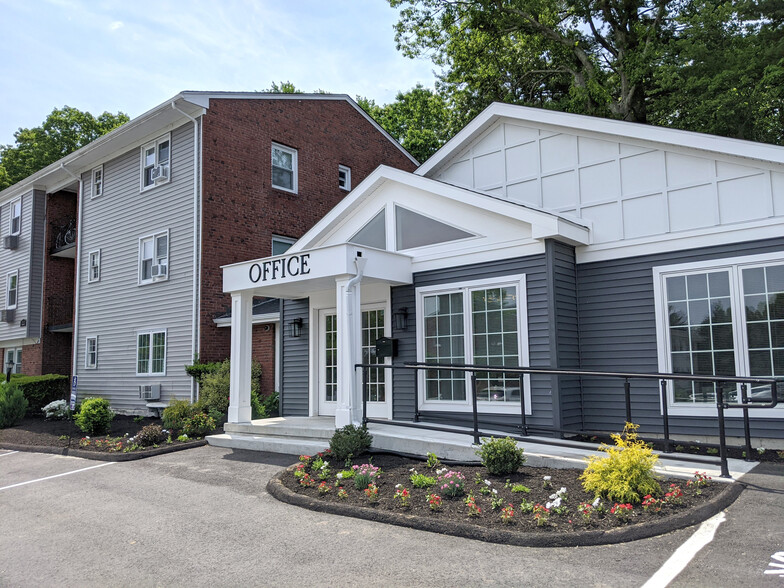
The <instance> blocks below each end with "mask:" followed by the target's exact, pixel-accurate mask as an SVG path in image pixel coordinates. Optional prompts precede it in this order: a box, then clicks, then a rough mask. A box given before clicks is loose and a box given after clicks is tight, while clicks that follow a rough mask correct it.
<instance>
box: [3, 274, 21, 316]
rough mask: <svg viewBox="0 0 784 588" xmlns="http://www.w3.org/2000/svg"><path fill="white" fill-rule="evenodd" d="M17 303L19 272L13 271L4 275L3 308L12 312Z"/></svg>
mask: <svg viewBox="0 0 784 588" xmlns="http://www.w3.org/2000/svg"><path fill="white" fill-rule="evenodd" d="M18 301H19V272H18V271H13V272H9V273H8V274H6V278H5V308H6V310H13V309H14V308H16V304H17V302H18Z"/></svg>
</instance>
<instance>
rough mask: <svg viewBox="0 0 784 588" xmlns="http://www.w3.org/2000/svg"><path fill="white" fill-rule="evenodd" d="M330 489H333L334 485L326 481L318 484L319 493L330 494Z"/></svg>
mask: <svg viewBox="0 0 784 588" xmlns="http://www.w3.org/2000/svg"><path fill="white" fill-rule="evenodd" d="M330 490H332V486H330V485H329V484H327V483H326V482H322V483H321V484H319V485H318V491H319V494H328V493H329V491H330Z"/></svg>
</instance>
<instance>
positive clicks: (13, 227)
mask: <svg viewBox="0 0 784 588" xmlns="http://www.w3.org/2000/svg"><path fill="white" fill-rule="evenodd" d="M8 228H9V231H10V233H11V234H12V235H18V234H19V233H21V232H22V201H21V199H20V200H14V201H13V202H12V203H11V220H10V225H9V227H8Z"/></svg>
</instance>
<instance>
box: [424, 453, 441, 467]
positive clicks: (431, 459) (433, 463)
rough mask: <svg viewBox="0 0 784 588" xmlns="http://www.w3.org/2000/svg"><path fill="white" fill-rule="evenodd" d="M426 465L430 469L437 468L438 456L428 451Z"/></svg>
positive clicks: (438, 464) (439, 463) (438, 463)
mask: <svg viewBox="0 0 784 588" xmlns="http://www.w3.org/2000/svg"><path fill="white" fill-rule="evenodd" d="M426 465H427V467H429V468H430V469H431V470H432V469H433V468H437V467H438V466H440V465H441V462H440V461H438V457H436V454H435V453H428V454H427V463H426Z"/></svg>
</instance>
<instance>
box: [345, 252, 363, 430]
mask: <svg viewBox="0 0 784 588" xmlns="http://www.w3.org/2000/svg"><path fill="white" fill-rule="evenodd" d="M365 264H367V258H365V257H362V252H361V251H357V256H356V257H355V258H354V265H356V267H357V275H355V276H354V277H353V278H351V279H350V280H349V281H348V283H347V284H346V303H347V308H346V310H347V314H348V324H349V333H348V350H349V353H350V354H351V355H350V357H351V385H350V386H349V391H350V398H351V407H350V409H349V410H350V411H351V412H352V413H353V412H354V411H356V409H357V407H356V406H355V405H354V401H355V400H357V394H356V389H357V372H356V370H355V369H354V363H355V362H356V358H357V353H356V350H357V340H356V339H357V337H356V335H357V332H356V324H355V322H354V321H355V320H356V317H355V316H354V296H355V290H356V287H357V285H358V284H359V283H360V282H361V281H362V276H363V275H364V274H365ZM360 303H361V300H360ZM352 420H353V419H352ZM354 424H358V423H354Z"/></svg>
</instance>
